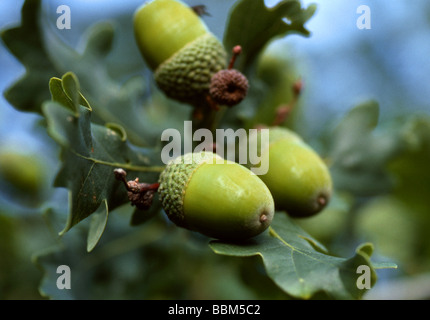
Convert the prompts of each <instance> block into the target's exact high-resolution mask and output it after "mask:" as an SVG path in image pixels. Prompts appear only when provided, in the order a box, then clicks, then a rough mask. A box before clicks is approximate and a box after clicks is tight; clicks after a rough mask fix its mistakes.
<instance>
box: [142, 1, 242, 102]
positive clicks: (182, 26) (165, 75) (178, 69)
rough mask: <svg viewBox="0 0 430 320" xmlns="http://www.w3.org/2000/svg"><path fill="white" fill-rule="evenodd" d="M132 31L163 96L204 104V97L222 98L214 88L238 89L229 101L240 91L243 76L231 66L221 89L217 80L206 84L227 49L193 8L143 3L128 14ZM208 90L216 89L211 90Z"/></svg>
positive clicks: (223, 62)
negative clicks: (131, 19)
mask: <svg viewBox="0 0 430 320" xmlns="http://www.w3.org/2000/svg"><path fill="white" fill-rule="evenodd" d="M134 34H135V38H136V42H137V45H138V47H139V50H140V52H141V54H142V56H143V58H144V60H145V61H146V63H147V65H148V66H149V67H150V68H151V69H152V71H153V72H154V78H155V82H156V84H157V86H158V87H159V88H160V89H161V90H162V91H163V92H164V93H165V94H166V95H167V96H168V97H170V98H172V99H175V100H177V101H180V102H184V103H188V104H191V105H193V106H202V105H207V104H208V100H209V101H210V102H211V103H212V102H213V103H214V104H225V102H226V99H224V96H222V98H223V100H220V99H219V98H218V97H219V92H220V91H223V92H226V94H231V92H232V91H236V89H237V91H239V92H241V95H240V96H239V97H238V98H237V97H236V96H235V97H234V98H236V100H234V101H232V100H228V101H227V102H228V103H229V105H235V104H237V103H239V102H240V101H241V100H242V99H243V98H244V97H245V95H246V92H247V88H248V82H247V80H246V77H245V76H243V75H242V74H241V73H240V72H239V71H237V70H234V80H231V79H232V77H229V78H228V79H227V80H228V81H230V84H229V85H228V86H224V87H226V88H227V91H224V90H225V89H224V87H222V88H221V89H218V90H217V88H219V81H218V82H217V81H215V82H214V83H213V84H212V78H213V77H214V76H215V75H216V74H217V73H218V72H221V73H224V72H225V71H227V70H225V69H226V67H227V61H226V59H227V53H226V51H225V49H224V46H223V45H222V44H221V42H220V41H219V40H218V39H217V38H216V36H215V35H214V34H212V33H211V32H210V31H209V29H208V27H207V26H206V25H205V23H204V22H203V20H202V19H201V18H200V17H199V16H198V15H197V13H196V12H195V11H194V10H193V9H192V8H190V7H189V6H187V5H186V4H184V3H182V2H181V1H178V0H152V1H148V2H146V3H144V4H143V5H142V6H141V7H139V8H138V9H137V10H136V12H135V15H134ZM230 71H232V70H230ZM237 77H239V78H240V81H239V82H238V83H236V82H235V81H237V79H236V78H237ZM219 78H220V77H219V76H218V77H215V79H216V80H219ZM224 83H225V82H224ZM214 87H216V88H214ZM211 88H212V89H211ZM210 91H213V92H216V93H217V94H218V95H217V96H212V95H211V93H210ZM211 103H209V105H211Z"/></svg>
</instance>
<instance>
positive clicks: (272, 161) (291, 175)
mask: <svg viewBox="0 0 430 320" xmlns="http://www.w3.org/2000/svg"><path fill="white" fill-rule="evenodd" d="M269 130H270V131H269V144H268V146H267V147H266V148H265V149H264V150H261V162H263V161H268V163H269V165H268V171H267V173H266V174H264V175H260V176H259V177H260V178H261V180H263V181H264V183H265V184H266V185H267V187H268V188H269V190H270V192H271V193H272V195H273V198H274V200H275V207H276V209H277V210H283V211H286V212H287V214H288V215H290V216H291V217H294V218H306V217H310V216H313V215H315V214H317V213H319V212H320V211H322V210H323V209H324V208H325V207H326V206H327V204H328V202H329V200H330V198H331V194H332V179H331V175H330V172H329V170H328V167H327V165H326V164H325V163H324V161H323V160H322V159H321V157H320V156H319V155H318V154H317V153H316V152H315V151H314V150H313V149H312V148H311V147H310V146H309V145H308V144H306V143H305V142H304V140H303V139H302V138H301V137H300V136H299V135H298V134H297V133H295V132H293V131H291V130H289V129H287V128H283V127H271V128H270V129H269Z"/></svg>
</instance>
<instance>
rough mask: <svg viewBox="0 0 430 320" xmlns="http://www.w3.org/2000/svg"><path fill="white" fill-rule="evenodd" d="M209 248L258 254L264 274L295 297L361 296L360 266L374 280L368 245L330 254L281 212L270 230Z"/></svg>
mask: <svg viewBox="0 0 430 320" xmlns="http://www.w3.org/2000/svg"><path fill="white" fill-rule="evenodd" d="M210 247H211V248H212V250H213V251H214V252H215V253H218V254H223V255H230V256H240V257H244V256H260V257H261V259H262V260H263V263H264V266H265V269H266V272H267V275H268V276H269V277H270V278H271V279H272V280H273V281H274V282H275V283H276V284H277V285H278V286H279V287H280V288H281V289H282V290H284V291H285V292H286V293H288V294H289V295H291V296H293V297H296V298H303V299H309V298H311V297H312V296H313V295H315V294H317V293H319V292H324V293H326V294H327V295H329V296H330V297H332V298H336V299H359V298H361V297H362V295H363V293H364V292H365V291H366V290H360V289H359V288H357V285H356V283H357V278H358V276H359V275H358V274H357V268H358V266H360V265H365V266H368V267H369V270H370V272H371V285H372V286H373V285H374V284H375V282H376V273H375V271H374V268H373V266H372V264H371V262H370V256H371V254H372V251H373V247H372V245H371V244H364V245H362V246H360V247H358V248H357V250H356V253H355V255H354V256H352V257H351V258H348V259H346V258H340V257H335V256H332V255H330V254H329V253H327V252H326V251H325V249H324V248H323V247H322V246H321V245H319V244H318V242H317V241H316V240H314V239H312V237H311V236H309V235H307V234H306V233H305V232H304V231H303V230H301V229H300V228H299V227H297V226H296V225H295V224H294V223H293V221H292V220H291V219H290V218H288V217H287V216H286V215H285V214H283V213H277V214H275V219H274V220H273V223H272V225H271V227H270V228H269V231H268V232H265V233H263V234H261V235H259V236H258V237H255V238H253V239H250V240H248V241H247V242H244V243H240V244H235V243H227V242H222V241H212V242H211V243H210ZM387 266H390V267H393V265H392V264H389V265H385V267H387Z"/></svg>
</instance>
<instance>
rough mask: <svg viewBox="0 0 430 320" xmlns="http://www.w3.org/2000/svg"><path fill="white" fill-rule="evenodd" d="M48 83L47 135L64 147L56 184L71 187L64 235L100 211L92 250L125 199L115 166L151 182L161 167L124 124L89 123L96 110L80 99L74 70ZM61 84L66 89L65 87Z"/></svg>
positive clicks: (92, 234)
mask: <svg viewBox="0 0 430 320" xmlns="http://www.w3.org/2000/svg"><path fill="white" fill-rule="evenodd" d="M59 81H61V86H60V85H59ZM50 84H51V94H52V95H53V98H52V101H47V102H45V103H44V104H43V107H42V110H43V114H44V115H45V118H46V122H47V131H48V134H49V135H50V136H51V137H52V138H53V139H54V140H55V141H56V142H57V143H58V144H59V145H60V146H61V160H62V167H61V169H60V171H59V173H58V175H57V177H56V180H55V186H57V187H65V188H68V189H69V192H70V200H69V201H70V213H69V216H68V220H67V223H66V226H65V227H64V229H63V230H62V231H61V232H60V234H64V233H65V232H67V231H68V230H69V229H70V228H72V227H73V226H74V225H76V224H77V223H79V222H80V221H82V220H83V219H85V218H87V217H88V216H90V215H91V214H93V213H94V212H96V211H97V216H96V217H95V218H94V219H93V221H92V224H91V228H90V234H89V237H88V249H89V250H91V249H92V248H93V247H94V246H95V244H96V243H97V241H98V239H99V238H100V236H101V234H102V233H103V230H104V227H105V225H106V221H107V216H108V211H112V210H113V209H114V208H116V207H118V206H119V205H121V204H124V203H125V202H126V201H127V194H126V190H125V188H124V186H123V185H122V184H121V183H120V182H119V181H117V180H116V179H115V175H114V172H113V170H114V169H115V168H123V169H125V170H127V171H128V172H133V171H134V172H135V174H136V176H133V179H134V178H136V177H139V178H141V179H142V181H150V182H152V181H156V180H157V179H158V174H159V172H160V171H161V170H162V168H163V166H158V167H149V164H150V162H151V161H152V159H151V157H152V156H153V154H155V152H153V153H151V152H149V150H146V151H145V150H141V151H139V150H136V149H135V148H132V147H131V145H129V144H128V141H127V136H126V133H125V131H124V129H123V128H122V127H121V126H119V125H117V124H114V123H110V124H106V125H105V126H101V125H97V124H93V123H91V116H92V109H91V107H90V106H89V104H87V105H85V106H83V105H80V104H79V102H82V101H83V102H85V103H88V102H87V100H86V99H85V98H84V97H83V96H82V95H81V93H80V91H79V88H80V86H79V82H78V79H77V77H76V76H75V75H74V74H73V73H67V74H65V75H64V76H63V78H62V79H61V80H60V79H56V78H54V79H52V80H51V81H50ZM60 87H63V88H65V90H64V91H63V92H61V91H60V90H59V88H60ZM69 97H71V98H70V100H68V99H69ZM60 101H62V102H63V103H60ZM71 106H72V107H71ZM74 110H76V111H74ZM145 152H146V153H145Z"/></svg>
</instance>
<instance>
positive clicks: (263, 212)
mask: <svg viewBox="0 0 430 320" xmlns="http://www.w3.org/2000/svg"><path fill="white" fill-rule="evenodd" d="M184 160H185V161H188V164H186V163H184V162H185V161H184ZM189 160H191V163H189V162H190V161H189ZM159 182H160V187H159V189H158V191H159V195H160V199H161V203H162V206H163V208H164V210H165V212H166V214H167V216H168V217H169V219H170V220H172V221H173V222H174V223H175V224H177V225H178V226H181V227H184V228H187V229H189V230H193V231H197V232H200V233H202V234H204V235H206V236H209V237H213V238H217V239H223V240H244V239H248V238H251V237H253V236H256V235H258V234H260V233H261V232H263V231H264V230H265V229H267V227H268V226H269V225H270V223H271V221H272V219H273V215H274V203H273V197H272V195H271V193H270V191H269V190H268V188H267V187H266V185H265V184H264V183H263V182H262V181H261V179H259V178H258V177H257V176H256V175H254V174H252V172H251V171H250V170H248V169H247V168H245V167H243V166H241V165H239V164H237V163H235V162H232V161H228V160H224V159H222V158H221V157H219V156H217V155H216V154H213V153H211V152H202V153H194V154H186V155H185V156H182V157H179V158H178V159H176V160H174V161H173V162H172V163H170V164H169V165H168V166H167V167H166V169H165V170H164V172H163V173H162V174H161V176H160V181H159Z"/></svg>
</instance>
